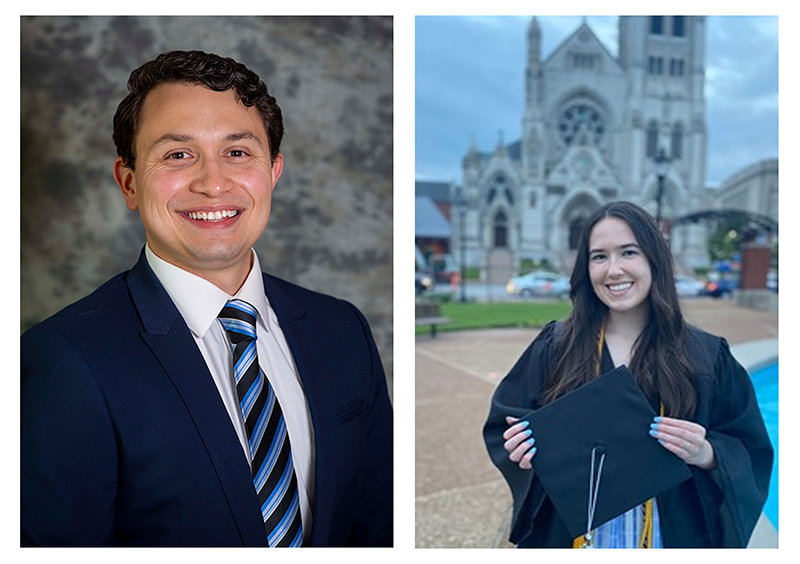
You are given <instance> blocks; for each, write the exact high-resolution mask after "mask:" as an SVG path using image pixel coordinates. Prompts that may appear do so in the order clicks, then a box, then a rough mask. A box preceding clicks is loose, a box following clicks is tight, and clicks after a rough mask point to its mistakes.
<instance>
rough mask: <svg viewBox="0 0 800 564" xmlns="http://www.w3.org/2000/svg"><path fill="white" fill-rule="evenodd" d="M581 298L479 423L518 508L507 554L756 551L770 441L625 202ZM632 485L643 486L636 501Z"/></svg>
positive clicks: (598, 238)
mask: <svg viewBox="0 0 800 564" xmlns="http://www.w3.org/2000/svg"><path fill="white" fill-rule="evenodd" d="M570 286H571V290H570V291H571V293H570V297H571V298H572V302H573V308H572V311H571V313H570V315H569V316H568V317H567V318H566V320H564V321H562V322H553V323H550V324H549V325H547V326H546V327H545V328H544V329H543V330H542V331H541V333H540V334H539V335H538V336H537V338H536V339H535V340H534V342H533V343H532V344H531V345H530V346H529V347H528V349H527V350H526V351H525V352H524V353H523V355H522V356H521V357H520V359H519V360H518V361H517V363H516V365H515V366H514V368H512V370H511V372H510V373H509V374H508V375H507V376H506V377H505V378H504V379H503V380H502V382H501V383H500V385H499V386H498V387H497V389H496V391H495V394H494V397H493V399H492V406H491V411H490V414H489V418H488V420H487V422H486V425H485V426H484V439H485V441H486V446H487V449H488V452H489V455H490V456H491V458H492V461H493V462H494V463H495V465H496V466H497V467H498V469H499V470H500V471H501V472H502V473H503V475H504V477H505V478H506V480H507V482H508V484H509V488H510V489H511V493H512V496H513V498H514V512H513V521H512V527H511V541H512V542H514V543H515V544H517V545H518V546H521V547H564V548H566V547H574V548H584V547H585V548H626V547H629V548H635V547H638V548H662V547H722V546H739V547H743V546H746V545H747V543H748V540H749V538H750V535H751V533H752V531H753V528H754V527H755V524H756V522H757V520H758V517H759V515H760V512H761V508H762V507H763V505H764V501H765V498H766V490H767V486H768V484H769V479H770V473H771V470H772V447H771V445H770V439H769V436H768V434H767V431H766V429H765V426H764V422H763V419H762V417H761V413H760V411H759V409H758V406H757V405H756V402H755V396H754V391H753V386H752V383H751V382H750V378H749V377H748V375H747V372H746V371H745V370H744V369H743V368H742V367H741V366H740V365H739V364H738V363H737V362H736V360H735V359H734V357H733V356H732V355H731V353H730V350H729V349H728V345H727V343H726V342H725V341H724V340H723V339H720V338H719V337H715V336H713V335H709V334H708V333H705V332H703V331H701V330H699V329H696V328H694V327H690V326H687V325H686V323H685V321H684V319H683V316H682V314H681V310H680V303H679V302H678V296H677V292H676V289H675V282H674V275H673V265H672V256H671V254H670V251H669V246H668V245H667V242H666V240H665V238H664V236H663V235H662V234H661V232H660V231H659V228H658V225H657V224H656V221H655V220H654V219H653V218H652V217H651V216H650V215H649V214H648V213H647V212H646V211H645V210H643V209H642V208H640V207H638V206H636V205H633V204H630V203H628V202H615V203H611V204H607V205H605V206H603V207H601V208H600V209H598V210H597V211H596V212H595V213H594V214H593V215H592V216H591V217H590V218H589V219H588V220H587V223H586V227H585V229H584V232H583V235H582V237H581V240H580V243H579V246H578V252H577V256H576V259H575V265H574V268H573V272H572V277H571V280H570ZM620 371H622V372H624V373H627V374H628V375H629V376H631V378H630V380H631V381H630V382H628V384H630V385H628V384H626V386H627V387H618V383H619V382H620V380H619V378H618V376H619V374H620ZM612 375H613V376H612ZM627 380H628V379H625V381H626V382H627ZM590 390H591V392H590ZM579 397H580V398H581V399H580V400H578V399H577V398H579ZM637 405H638V406H639V407H636V406H637ZM544 413H548V414H549V415H548V416H547V417H545V415H544ZM587 414H591V415H592V416H594V418H593V419H591V421H592V422H591V423H587V417H586V416H587ZM536 421H540V422H541V421H545V422H546V421H551V422H558V424H555V423H553V424H551V425H550V426H546V425H545V424H544V423H541V425H544V427H541V428H537V427H536ZM620 422H624V423H625V425H624V426H623V425H621V424H620ZM531 423H533V424H531ZM648 435H649V436H650V437H651V438H652V440H651V441H649V442H648V441H644V442H642V441H641V439H642V438H643V437H647V436H648ZM539 438H540V439H542V440H541V441H539V443H541V444H539V443H537V439H539ZM540 449H541V452H539V450H540ZM595 455H597V456H598V457H599V458H597V459H596V456H595ZM659 457H660V458H659ZM598 460H599V464H598ZM643 460H648V461H649V462H648V464H646V465H645V466H644V467H636V470H633V469H632V468H634V466H633V463H634V462H636V463H641V462H642V461H643ZM604 462H605V466H603V464H604ZM676 462H678V464H676ZM687 466H688V467H689V468H690V469H691V472H690V471H688V470H687V468H686V467H687ZM667 467H669V468H671V470H669V471H668V472H667V473H666V475H665V474H664V469H665V468H667ZM546 468H559V469H561V470H563V471H564V472H566V470H564V469H565V468H566V469H569V470H570V471H571V472H575V471H576V470H584V469H585V470H586V472H585V475H586V476H589V480H590V483H589V491H590V492H591V491H594V492H595V493H594V494H593V495H592V496H588V497H584V496H583V495H581V494H575V493H574V492H576V491H578V492H585V491H586V489H585V486H586V484H585V483H572V482H569V483H566V484H564V483H562V482H563V480H562V481H561V482H559V481H557V480H554V479H551V478H550V477H548V472H547V471H546V470H545V469H546ZM531 470H533V472H531ZM712 470H715V471H716V473H717V474H718V476H721V477H718V479H717V478H712V477H711V476H710V474H708V473H709V472H710V471H712ZM565 475H567V474H565ZM572 475H583V474H581V473H580V472H578V473H577V474H572ZM591 476H596V478H591ZM601 476H602V480H601ZM690 476H691V478H690ZM656 477H660V478H656ZM633 483H635V484H636V485H637V486H640V485H642V486H643V489H642V490H641V491H637V492H634V490H633V488H631V485H632V484H633ZM597 498H599V499H602V500H603V502H602V503H603V505H605V506H606V507H608V506H609V505H617V507H615V509H614V510H613V511H611V510H608V511H605V510H603V511H601V510H598V512H597V513H598V516H599V515H600V514H602V515H603V517H602V518H599V519H598V520H595V519H594V515H595V509H596V508H597V507H598V506H597V505H596V504H595V501H593V500H595V499H597ZM720 500H722V502H720ZM720 503H722V504H723V505H722V508H721V507H720ZM567 514H571V515H578V516H586V518H585V519H583V520H581V519H578V521H577V522H576V521H575V520H574V519H569V520H567V519H566V517H564V516H565V515H567ZM723 514H724V515H723Z"/></svg>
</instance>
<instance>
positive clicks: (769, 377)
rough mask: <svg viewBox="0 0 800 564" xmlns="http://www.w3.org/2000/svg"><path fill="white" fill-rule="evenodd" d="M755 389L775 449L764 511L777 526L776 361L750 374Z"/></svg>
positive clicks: (776, 526)
mask: <svg viewBox="0 0 800 564" xmlns="http://www.w3.org/2000/svg"><path fill="white" fill-rule="evenodd" d="M750 377H751V378H752V380H753V386H754V387H755V389H756V398H757V399H758V405H759V406H760V407H761V414H762V415H763V416H764V423H765V424H766V426H767V432H768V433H769V438H770V440H771V441H772V447H773V448H774V449H775V461H774V463H773V467H772V480H771V481H770V485H769V495H768V496H767V504H766V506H765V507H764V513H766V514H767V517H769V520H770V521H771V522H772V524H773V525H774V526H775V528H776V529H777V528H778V363H777V362H776V363H775V364H772V365H770V366H767V367H766V368H762V369H761V370H759V371H757V372H753V374H751V375H750Z"/></svg>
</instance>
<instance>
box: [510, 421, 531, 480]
mask: <svg viewBox="0 0 800 564" xmlns="http://www.w3.org/2000/svg"><path fill="white" fill-rule="evenodd" d="M506 423H508V425H510V427H509V428H508V429H506V432H505V433H503V438H504V439H505V440H506V442H505V443H504V444H503V447H504V448H505V449H506V451H507V452H508V458H509V459H510V460H511V461H512V462H516V463H517V464H518V465H519V467H520V468H522V469H523V470H530V469H531V468H533V466H532V465H531V459H532V458H533V456H534V455H535V454H536V447H535V446H533V444H534V443H535V442H536V441H535V440H534V438H533V436H532V435H533V432H532V431H531V429H529V428H528V426H529V423H528V422H527V421H520V420H519V419H516V418H514V417H506Z"/></svg>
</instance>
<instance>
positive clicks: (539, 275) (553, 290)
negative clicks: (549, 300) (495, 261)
mask: <svg viewBox="0 0 800 564" xmlns="http://www.w3.org/2000/svg"><path fill="white" fill-rule="evenodd" d="M569 290H570V285H569V278H567V277H566V276H563V275H561V274H558V273H557V272H548V271H544V270H539V271H535V272H529V273H528V274H523V275H522V276H516V277H514V278H512V279H511V280H509V281H508V284H506V292H508V293H509V294H515V295H520V296H547V297H554V298H562V299H563V298H567V297H568V296H569Z"/></svg>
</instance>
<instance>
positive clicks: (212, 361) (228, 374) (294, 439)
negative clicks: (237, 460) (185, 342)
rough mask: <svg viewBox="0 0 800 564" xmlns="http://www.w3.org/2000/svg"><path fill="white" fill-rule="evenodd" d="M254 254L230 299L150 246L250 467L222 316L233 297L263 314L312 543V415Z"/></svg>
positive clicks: (271, 374)
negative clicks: (220, 315)
mask: <svg viewBox="0 0 800 564" xmlns="http://www.w3.org/2000/svg"><path fill="white" fill-rule="evenodd" d="M251 252H252V254H253V267H252V268H251V270H250V274H249V275H248V277H247V280H245V283H244V284H243V285H242V287H241V289H240V290H239V292H238V293H237V294H236V295H235V296H229V295H228V294H227V293H226V292H224V291H223V290H221V289H220V288H218V287H217V286H215V285H214V284H212V283H211V282H209V281H207V280H205V279H203V278H200V277H199V276H196V275H194V274H191V273H190V272H187V271H185V270H183V269H181V268H178V267H177V266H174V265H172V264H170V263H168V262H166V261H164V260H163V259H161V258H159V257H158V256H156V255H155V253H153V251H152V250H151V249H150V246H149V245H146V246H145V255H146V257H147V262H148V263H149V264H150V268H152V269H153V272H154V273H155V275H156V277H157V278H158V280H159V281H160V282H161V284H162V285H163V286H164V288H165V289H166V290H167V293H168V294H169V296H170V298H172V301H173V302H174V303H175V306H176V307H177V308H178V311H179V312H180V314H181V315H182V316H183V319H184V320H185V321H186V325H188V326H189V330H190V331H191V333H192V337H194V340H195V342H196V343H197V346H198V348H199V349H200V352H201V353H202V355H203V358H204V359H205V361H206V365H207V366H208V369H209V371H210V372H211V376H212V377H213V378H214V383H215V384H216V385H217V389H218V390H219V395H220V397H221V398H222V402H223V403H224V404H225V408H226V409H227V410H228V415H229V416H230V419H231V422H232V423H233V426H234V428H235V429H236V433H237V434H238V436H239V441H240V442H241V443H242V451H243V453H244V456H245V457H246V459H247V461H248V463H250V462H251V461H250V448H249V446H248V440H247V431H246V430H245V426H244V421H243V420H242V412H241V408H240V407H239V398H238V396H237V394H236V386H235V384H234V380H233V352H232V351H231V346H230V341H229V339H228V335H227V333H226V332H225V329H224V328H223V326H222V323H221V322H220V321H219V319H218V318H217V316H218V315H219V313H220V311H221V310H222V308H223V307H224V306H225V304H226V303H227V302H228V300H231V299H233V298H237V299H240V300H244V301H246V302H247V303H249V304H250V305H252V306H253V307H254V308H256V310H258V320H257V322H256V335H257V341H256V345H257V348H258V363H259V364H260V365H261V369H262V370H263V371H264V374H266V375H267V378H268V379H269V382H270V384H271V385H272V387H273V388H274V389H275V395H276V396H277V397H278V401H279V402H280V404H281V409H282V410H283V417H284V419H285V420H286V428H287V430H288V433H289V439H290V441H291V444H292V462H293V464H294V469H295V473H296V474H297V484H298V488H297V489H298V492H299V499H300V511H301V515H302V518H303V535H304V537H305V538H306V539H308V536H309V534H310V532H311V519H312V516H311V503H312V502H313V499H314V491H313V488H314V464H313V459H314V436H313V428H312V426H311V414H310V412H309V410H308V403H307V402H306V397H305V394H304V393H303V386H302V383H301V381H300V377H299V376H298V374H297V368H296V367H295V364H294V359H293V358H292V354H291V351H290V350H289V346H288V345H287V343H286V338H285V337H284V335H283V331H281V328H280V326H279V325H278V318H277V317H276V315H275V312H274V311H273V309H272V307H271V306H270V304H269V300H268V299H267V296H266V294H265V293H264V280H263V278H262V276H261V266H260V264H259V261H258V255H257V254H256V252H255V250H252V251H251Z"/></svg>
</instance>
